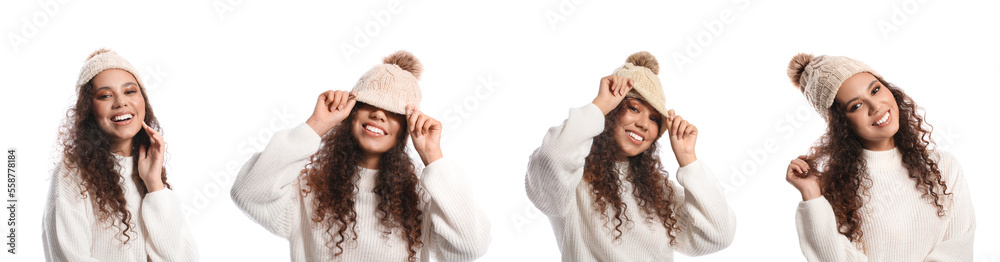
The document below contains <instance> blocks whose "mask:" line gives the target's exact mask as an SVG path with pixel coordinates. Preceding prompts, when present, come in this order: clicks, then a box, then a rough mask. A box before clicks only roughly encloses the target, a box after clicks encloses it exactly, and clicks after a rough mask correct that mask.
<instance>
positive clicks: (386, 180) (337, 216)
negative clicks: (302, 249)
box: [301, 102, 423, 261]
mask: <svg viewBox="0 0 1000 262" xmlns="http://www.w3.org/2000/svg"><path fill="white" fill-rule="evenodd" d="M363 105H364V103H361V102H357V104H356V105H355V106H354V109H352V110H351V113H350V115H348V117H347V119H344V121H341V122H340V123H339V124H337V126H336V127H334V128H333V129H332V130H331V131H330V132H328V133H327V134H325V135H324V136H323V142H322V146H321V147H320V149H319V151H317V152H316V154H314V155H312V156H311V157H310V158H309V164H307V165H306V167H305V168H304V169H302V173H301V176H304V178H305V180H306V182H307V186H308V187H307V188H305V189H303V190H302V196H306V195H307V194H314V198H315V200H314V201H313V208H314V209H315V213H314V215H313V217H312V221H313V222H315V223H317V224H322V225H324V226H325V227H326V228H327V230H326V234H327V235H328V236H329V237H330V242H328V243H327V246H328V247H330V248H331V249H334V248H336V249H337V252H336V253H335V254H334V256H339V255H340V254H343V253H344V248H343V246H342V244H343V243H344V242H345V241H347V240H348V239H351V240H357V230H356V226H357V217H358V214H357V212H356V211H355V208H354V204H355V200H354V197H355V193H356V192H357V190H358V187H357V186H356V185H355V180H356V179H357V176H358V168H359V167H358V165H359V164H360V163H361V161H362V156H363V155H364V152H363V151H362V149H361V145H360V144H359V143H358V140H357V138H355V137H354V135H353V134H352V133H351V128H352V126H351V122H353V120H354V118H355V117H357V111H358V108H361V107H362V106H363ZM407 136H408V134H407V131H406V122H405V121H404V122H403V125H402V126H401V127H400V132H399V133H398V134H397V136H396V145H395V146H393V147H392V148H391V149H389V151H387V152H385V153H383V154H382V157H381V159H379V163H378V174H377V176H376V178H375V189H374V193H375V195H377V196H378V199H379V201H378V206H377V210H378V214H379V222H380V223H381V224H382V226H383V227H385V228H389V229H391V228H399V229H402V230H403V232H404V234H403V235H402V237H403V238H404V239H405V240H406V241H407V243H408V246H407V252H409V254H410V257H409V260H411V261H414V260H416V254H417V249H418V248H420V247H421V246H422V245H423V242H422V241H421V234H422V232H421V223H422V218H421V216H422V214H423V212H422V211H421V210H420V208H419V205H420V198H419V194H418V192H417V190H418V188H417V175H416V172H415V171H414V165H413V162H412V161H411V160H410V158H409V156H408V155H407V154H406V138H407ZM348 229H350V230H348ZM334 230H336V233H334Z"/></svg>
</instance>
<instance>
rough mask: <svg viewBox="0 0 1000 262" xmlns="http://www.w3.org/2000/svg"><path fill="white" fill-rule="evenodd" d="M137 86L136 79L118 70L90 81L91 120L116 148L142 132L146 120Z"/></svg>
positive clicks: (107, 72)
mask: <svg viewBox="0 0 1000 262" xmlns="http://www.w3.org/2000/svg"><path fill="white" fill-rule="evenodd" d="M138 82H139V81H136V80H135V76H132V74H131V73H129V72H128V71H125V70H121V69H108V70H104V71H102V72H100V73H98V74H97V75H96V76H94V78H93V79H91V84H92V86H93V90H94V96H93V97H92V98H91V99H93V104H94V110H93V113H94V118H95V119H96V120H97V125H98V126H99V127H101V130H102V131H104V133H106V134H108V136H110V137H111V140H112V141H113V142H114V143H115V144H116V145H119V146H120V145H121V144H122V143H130V142H131V141H132V137H133V136H135V134H136V133H139V131H140V130H142V122H143V121H144V120H145V119H144V118H145V116H146V101H145V99H144V98H143V96H142V92H141V90H140V89H139V88H140V87H139V84H138ZM119 148H120V147H119ZM125 153H127V152H125Z"/></svg>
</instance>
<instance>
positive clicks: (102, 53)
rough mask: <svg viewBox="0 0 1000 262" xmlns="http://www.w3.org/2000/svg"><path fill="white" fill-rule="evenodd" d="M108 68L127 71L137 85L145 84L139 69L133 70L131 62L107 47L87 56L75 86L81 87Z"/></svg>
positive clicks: (143, 85) (143, 86)
mask: <svg viewBox="0 0 1000 262" xmlns="http://www.w3.org/2000/svg"><path fill="white" fill-rule="evenodd" d="M108 69H121V70H125V71H128V72H129V73H131V74H132V76H133V77H135V80H136V81H139V83H138V84H139V87H142V88H145V87H146V84H144V83H142V77H140V76H139V70H135V68H134V67H132V64H130V63H129V62H128V60H125V58H122V57H121V56H119V55H118V53H115V51H111V50H108V49H104V48H101V49H99V50H97V51H94V53H92V54H90V56H89V57H87V61H86V62H84V64H83V68H81V69H80V78H78V79H77V80H76V87H77V88H81V87H83V85H85V84H87V83H88V82H90V80H91V79H94V76H97V74H99V73H101V72H102V71H104V70H108Z"/></svg>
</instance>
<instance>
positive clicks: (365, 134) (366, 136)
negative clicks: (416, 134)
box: [351, 103, 405, 155]
mask: <svg viewBox="0 0 1000 262" xmlns="http://www.w3.org/2000/svg"><path fill="white" fill-rule="evenodd" d="M357 106H358V109H357V112H355V114H356V115H355V116H354V119H353V120H351V133H352V134H353V135H354V138H355V139H357V140H358V144H360V145H361V150H362V151H364V153H365V154H366V155H373V154H374V155H381V154H383V153H385V152H386V151H389V149H391V148H392V147H393V146H396V139H397V138H398V136H399V135H401V134H402V133H403V132H402V131H403V123H405V119H404V117H403V115H400V114H396V113H392V112H389V111H385V110H383V109H381V108H378V107H374V106H371V105H368V104H362V103H358V104H357Z"/></svg>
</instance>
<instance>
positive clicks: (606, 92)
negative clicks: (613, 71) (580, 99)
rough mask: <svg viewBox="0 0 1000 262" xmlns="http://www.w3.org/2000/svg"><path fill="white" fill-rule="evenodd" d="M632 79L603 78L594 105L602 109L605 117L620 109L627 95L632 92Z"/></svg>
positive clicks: (610, 76)
mask: <svg viewBox="0 0 1000 262" xmlns="http://www.w3.org/2000/svg"><path fill="white" fill-rule="evenodd" d="M632 84H634V82H633V81H632V79H628V78H627V77H624V76H616V75H609V76H605V77H603V78H601V89H600V90H598V91H597V97H596V98H594V102H593V103H594V105H597V107H598V108H600V109H601V112H602V113H604V115H607V114H608V112H611V110H614V109H615V108H616V107H618V104H620V103H621V102H622V99H625V94H628V92H629V91H632Z"/></svg>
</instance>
